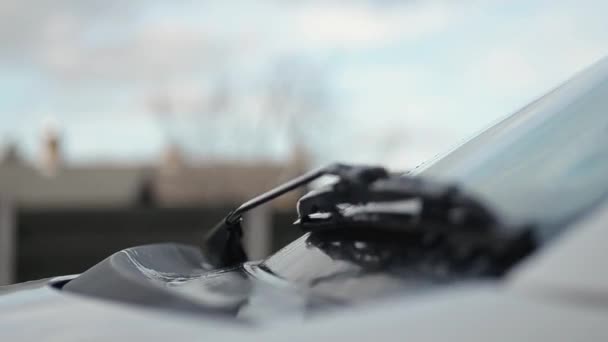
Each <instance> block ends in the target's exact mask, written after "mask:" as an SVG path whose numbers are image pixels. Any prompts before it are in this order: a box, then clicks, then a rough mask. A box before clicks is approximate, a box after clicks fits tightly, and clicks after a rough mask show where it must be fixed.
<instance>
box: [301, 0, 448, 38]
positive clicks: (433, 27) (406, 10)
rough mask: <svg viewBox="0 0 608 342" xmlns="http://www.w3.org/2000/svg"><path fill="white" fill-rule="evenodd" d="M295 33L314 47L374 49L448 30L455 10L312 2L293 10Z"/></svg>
mask: <svg viewBox="0 0 608 342" xmlns="http://www.w3.org/2000/svg"><path fill="white" fill-rule="evenodd" d="M293 12H294V13H293V15H294V19H293V32H292V33H293V35H295V37H296V38H297V42H298V44H303V45H304V46H308V47H311V48H321V49H328V48H329V49H333V48H348V49H351V48H355V49H364V48H374V47H381V46H383V45H387V44H390V43H403V42H404V41H414V40H419V39H423V38H424V37H426V36H428V35H431V34H434V33H437V32H440V31H441V30H443V29H445V28H446V27H447V26H448V24H449V21H450V20H451V19H452V18H451V16H452V15H453V14H454V13H455V11H453V8H452V7H451V6H449V5H448V3H447V2H435V1H432V2H415V3H406V4H405V5H401V6H399V7H398V8H395V7H393V6H389V7H378V6H371V5H370V4H369V3H367V4H365V3H361V2H352V3H350V4H348V3H339V4H338V3H334V2H329V3H326V4H320V3H313V4H312V5H303V6H300V7H295V8H294V9H293Z"/></svg>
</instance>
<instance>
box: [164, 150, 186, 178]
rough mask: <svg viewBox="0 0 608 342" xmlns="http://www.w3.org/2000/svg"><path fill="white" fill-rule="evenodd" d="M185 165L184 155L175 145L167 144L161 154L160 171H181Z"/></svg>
mask: <svg viewBox="0 0 608 342" xmlns="http://www.w3.org/2000/svg"><path fill="white" fill-rule="evenodd" d="M185 165H186V162H185V160H184V154H183V152H182V149H181V148H180V146H179V145H178V144H176V143H170V144H168V145H167V146H166V147H165V149H164V151H163V154H162V161H161V170H163V171H168V172H175V171H179V170H181V169H183V168H184V167H185Z"/></svg>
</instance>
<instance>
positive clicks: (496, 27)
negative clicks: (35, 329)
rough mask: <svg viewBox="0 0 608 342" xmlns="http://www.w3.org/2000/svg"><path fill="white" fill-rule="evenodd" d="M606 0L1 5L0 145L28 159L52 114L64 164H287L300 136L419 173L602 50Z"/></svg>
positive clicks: (343, 156) (318, 156)
mask: <svg viewBox="0 0 608 342" xmlns="http://www.w3.org/2000/svg"><path fill="white" fill-rule="evenodd" d="M607 10H608V4H607V3H606V2H604V1H591V0H578V1H571V0H563V1H530V0H528V1H519V0H514V1H469V0H462V1H392V0H352V1H340V0H326V1H321V0H311V1H303V0H294V1H279V0H275V1H271V0H265V1H255V2H254V1H247V0H240V1H230V2H228V1H219V0H217V1H186V0H174V1H159V0H151V1H141V0H132V1H118V0H106V1H95V2H94V1H86V0H84V1H83V0H39V1H35V2H34V1H33V0H5V1H2V2H0V23H2V25H1V26H0V75H2V77H0V142H2V143H4V144H7V143H16V144H18V146H19V149H20V151H21V152H22V153H23V154H24V155H25V156H26V157H28V158H31V159H35V158H36V157H37V154H38V153H39V140H40V139H39V138H40V136H41V133H42V132H43V131H44V130H45V129H47V128H48V127H49V126H52V127H55V128H56V129H57V130H58V131H59V132H61V135H62V139H63V143H64V149H65V154H66V159H67V160H68V161H69V162H73V163H89V162H96V161H118V162H121V161H122V162H133V161H137V162H146V161H153V160H156V159H158V158H159V154H160V153H161V152H160V151H162V150H163V148H164V147H165V146H166V145H167V144H169V143H173V144H177V145H179V146H180V147H181V148H182V149H183V150H184V151H185V152H186V153H187V154H188V156H189V157H190V158H191V159H196V160H207V159H218V158H219V159H232V160H256V159H272V160H282V159H286V158H288V157H289V155H290V153H291V151H292V150H293V147H294V146H295V145H298V146H300V145H301V146H302V147H304V148H306V149H307V150H308V151H309V153H310V155H311V156H312V157H313V158H314V160H315V162H316V163H324V162H328V161H332V160H341V161H351V162H366V163H385V164H389V165H391V166H395V167H403V168H408V167H413V166H415V165H417V164H418V163H420V162H423V161H425V160H426V159H429V158H431V157H433V156H434V155H436V154H438V153H442V152H444V151H446V150H449V149H450V148H452V147H453V146H455V145H456V144H458V143H459V142H461V141H463V140H464V139H467V138H470V137H471V136H472V135H474V134H475V133H476V132H479V131H480V130H481V129H483V128H486V127H488V126H489V125H491V124H492V123H493V122H496V121H497V120H500V119H501V118H503V117H504V116H506V115H508V114H511V113H513V112H515V111H516V110H517V109H518V108H520V107H522V106H524V105H525V104H526V103H527V102H529V101H531V100H533V99H535V98H537V97H538V96H540V95H542V94H543V93H545V92H547V91H548V90H550V89H551V88H553V87H555V86H556V85H558V84H559V83H560V82H563V81H564V80H566V79H568V78H569V77H571V76H572V75H573V74H574V73H576V72H577V71H579V70H581V69H583V68H584V67H586V66H588V65H589V64H591V63H593V62H595V61H597V60H598V59H600V58H601V57H603V56H604V55H606V54H607V52H608V36H607V35H605V32H608V21H606V20H605V18H604V17H605V13H607ZM294 89H295V90H294ZM270 90H272V92H271V91H270ZM269 94H270V95H269ZM277 94H278V95H277ZM293 94H296V95H293ZM271 95H272V96H271ZM283 95H284V96H283ZM273 96H274V97H273ZM289 96H291V97H289ZM284 98H290V99H291V100H289V101H283V102H281V100H282V99H284ZM285 102H287V105H285ZM269 103H271V105H269ZM273 105H274V106H283V107H280V108H281V110H278V111H276V112H275V111H272V110H271V109H272V108H276V107H272V106H273ZM294 113H295V114H297V115H295V116H293V117H290V119H287V117H288V116H289V115H290V114H294Z"/></svg>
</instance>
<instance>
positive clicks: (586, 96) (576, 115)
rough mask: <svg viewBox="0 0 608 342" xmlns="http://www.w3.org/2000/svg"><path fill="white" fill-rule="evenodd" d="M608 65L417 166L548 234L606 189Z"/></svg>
mask: <svg viewBox="0 0 608 342" xmlns="http://www.w3.org/2000/svg"><path fill="white" fill-rule="evenodd" d="M607 71H608V60H604V61H602V62H600V63H598V64H596V65H595V66H593V67H592V68H590V69H589V70H587V71H585V72H584V73H582V74H580V75H579V76H577V77H576V78H574V79H573V80H571V81H569V82H567V83H566V84H565V85H564V86H561V87H560V88H558V89H556V90H554V91H553V92H551V93H549V94H548V95H546V96H545V97H543V98H541V99H539V100H538V101H536V102H535V103H533V104H532V105H530V106H528V107H526V108H524V109H522V110H521V111H520V112H519V113H516V114H515V115H513V116H511V117H510V118H508V119H507V120H505V121H503V122H502V123H500V124H498V125H496V126H495V127H493V128H491V129H489V130H488V131H486V132H485V133H483V134H481V135H479V136H478V137H476V138H474V139H472V140H471V141H470V142H468V143H466V144H464V145H463V146H461V147H460V148H458V149H456V150H455V151H454V152H453V153H451V154H449V155H447V156H446V157H445V158H442V159H440V160H439V161H437V162H436V163H434V164H431V165H430V166H429V167H427V168H426V169H423V170H422V171H421V172H420V173H421V174H422V175H424V176H427V177H431V178H435V179H440V180H443V181H448V182H456V183H458V184H461V185H462V186H463V187H464V188H465V189H467V190H468V191H472V192H474V193H477V194H478V195H479V196H480V197H481V198H482V199H484V200H486V201H487V202H489V204H490V205H493V206H494V207H495V209H496V210H497V211H498V212H499V213H501V214H502V215H503V216H504V218H505V220H507V221H511V222H513V221H515V222H513V223H524V222H525V223H532V224H535V225H536V226H537V227H538V233H539V236H540V237H541V238H550V237H552V236H555V235H556V234H557V233H559V231H560V230H561V229H560V228H561V227H564V226H565V224H564V223H567V222H568V221H570V220H572V219H575V218H576V217H577V216H578V215H580V214H582V213H583V212H584V211H585V210H587V209H589V208H590V207H591V206H593V205H594V204H596V203H598V202H599V201H600V200H601V199H602V198H603V197H604V196H605V195H606V194H607V192H608V177H606V175H607V174H608V113H607V112H606V111H607V110H608V77H607V75H608V72H607Z"/></svg>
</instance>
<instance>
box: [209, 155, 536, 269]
mask: <svg viewBox="0 0 608 342" xmlns="http://www.w3.org/2000/svg"><path fill="white" fill-rule="evenodd" d="M324 175H334V176H337V177H338V181H337V182H336V183H334V184H332V185H331V186H329V187H327V188H325V189H323V190H317V191H313V192H311V193H309V194H307V195H306V196H304V197H302V198H301V199H300V200H299V201H298V221H296V223H297V224H298V225H299V226H300V227H301V228H302V229H304V230H305V231H319V230H326V229H336V228H340V229H355V228H357V229H367V230H368V231H370V232H375V233H377V232H378V231H380V230H384V231H396V232H423V233H427V232H433V233H435V234H442V235H446V236H448V235H449V237H450V238H451V239H452V238H455V241H461V240H463V236H470V237H471V238H467V239H464V241H466V242H469V243H473V242H474V243H477V244H479V245H482V246H483V247H484V248H486V247H487V248H490V249H491V250H492V251H493V252H496V253H498V254H504V253H503V249H504V248H506V249H509V250H511V249H513V248H512V247H510V242H511V241H519V236H518V237H517V239H511V237H510V235H511V233H510V232H512V231H514V230H513V229H505V227H503V225H502V224H501V222H500V220H499V219H498V217H497V216H496V215H495V213H494V212H493V210H491V209H490V208H488V207H487V206H486V205H485V204H484V203H483V202H482V201H480V200H478V199H476V198H475V197H473V196H470V195H468V194H466V193H464V192H462V191H460V190H459V189H458V188H457V187H456V186H453V185H445V184H440V183H436V182H432V181H429V180H426V179H423V178H419V177H411V176H404V175H397V174H391V173H389V172H388V171H387V170H386V169H384V168H381V167H374V166H351V165H345V164H332V165H330V166H327V167H323V168H320V169H316V170H313V171H311V172H308V173H306V174H304V175H302V176H300V177H297V178H295V179H293V180H291V181H288V182H286V183H284V184H282V185H280V186H278V187H276V188H274V189H272V190H270V191H268V192H266V193H264V194H262V195H260V196H257V197H255V198H254V199H252V200H250V201H247V202H246V203H244V204H243V205H241V206H240V207H238V208H237V209H235V210H234V211H232V212H230V213H229V214H228V216H226V218H224V219H223V220H222V221H221V222H220V223H219V224H218V225H217V226H216V227H214V228H213V229H212V230H211V231H210V232H209V234H208V235H207V236H206V238H205V240H204V242H203V252H204V253H205V254H206V255H208V258H209V259H210V262H211V263H212V264H214V266H217V267H227V266H233V265H236V264H239V263H242V262H245V261H247V255H246V253H245V251H244V249H243V247H242V244H241V237H242V234H243V231H242V226H241V221H242V215H243V214H244V213H245V212H247V211H249V210H251V209H253V208H255V207H257V206H259V205H262V204H264V203H266V202H268V201H271V200H273V199H275V198H277V197H279V196H281V195H283V194H285V193H287V192H290V191H292V190H294V189H296V188H298V187H300V186H303V185H306V184H308V183H310V182H311V181H313V180H315V179H318V178H320V177H322V176H324ZM403 201H412V203H414V202H416V203H417V206H416V205H415V206H414V207H415V208H414V209H413V210H412V208H410V210H405V209H401V210H393V211H388V212H387V211H385V210H381V209H382V205H384V208H386V205H389V206H390V205H392V204H395V203H399V202H403ZM365 206H368V207H367V208H366V207H365ZM416 209H417V210H416ZM505 232H508V234H506V233H505ZM455 234H456V235H455ZM503 235H504V236H507V237H509V238H505V237H504V236H503ZM525 240H526V241H527V240H528V239H525ZM524 249H525V250H527V249H528V248H527V247H526V248H524ZM516 254H518V255H519V254H521V253H516Z"/></svg>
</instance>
